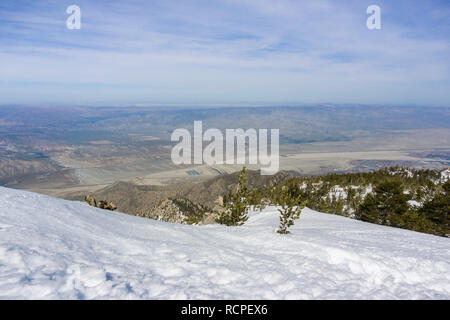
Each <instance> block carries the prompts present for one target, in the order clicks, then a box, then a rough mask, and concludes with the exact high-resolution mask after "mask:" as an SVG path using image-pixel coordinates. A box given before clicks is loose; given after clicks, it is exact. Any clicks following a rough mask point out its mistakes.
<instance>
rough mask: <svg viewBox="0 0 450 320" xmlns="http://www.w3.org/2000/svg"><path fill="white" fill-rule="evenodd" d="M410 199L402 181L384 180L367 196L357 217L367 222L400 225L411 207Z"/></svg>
mask: <svg viewBox="0 0 450 320" xmlns="http://www.w3.org/2000/svg"><path fill="white" fill-rule="evenodd" d="M409 199H410V198H409V195H407V194H404V193H403V186H402V185H401V183H400V182H398V181H386V182H383V183H381V184H380V185H378V186H377V187H376V188H375V189H374V191H373V193H371V194H368V195H367V196H366V198H365V199H364V201H363V203H362V204H361V205H360V206H359V208H358V211H357V217H359V218H360V219H361V220H363V221H367V222H372V223H378V224H382V225H388V226H394V227H400V226H402V221H401V220H402V215H404V214H405V213H407V211H408V209H409V207H408V200H409Z"/></svg>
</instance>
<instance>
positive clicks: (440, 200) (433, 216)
mask: <svg viewBox="0 0 450 320" xmlns="http://www.w3.org/2000/svg"><path fill="white" fill-rule="evenodd" d="M419 212H420V213H422V214H424V215H425V216H426V217H427V218H428V219H429V220H430V221H431V222H433V223H435V224H436V225H437V229H438V230H439V233H440V234H441V235H444V236H449V235H450V221H449V216H448V215H449V213H450V180H448V181H447V182H446V183H444V184H443V185H442V192H438V193H437V194H436V195H435V197H434V198H433V199H432V200H430V201H427V202H425V203H424V204H423V207H422V208H420V210H419Z"/></svg>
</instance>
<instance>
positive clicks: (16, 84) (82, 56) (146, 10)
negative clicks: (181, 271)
mask: <svg viewBox="0 0 450 320" xmlns="http://www.w3.org/2000/svg"><path fill="white" fill-rule="evenodd" d="M72 4H76V5H78V6H79V7H80V8H81V23H82V28H81V30H68V29H67V28H66V19H67V17H68V16H69V15H68V14H67V13H66V8H67V7H68V6H69V5H72ZM372 4H376V5H379V6H380V8H381V18H382V28H381V30H368V29H367V27H366V19H367V17H368V15H367V14H366V9H367V7H368V6H369V5H372ZM449 58H450V2H449V1H447V0H444V1H437V0H429V1H422V0H421V1H413V0H409V1H402V0H395V1H394V0H391V1H375V0H372V1H365V0H360V1H357V0H346V1H339V0H334V1H328V0H308V1H302V0H296V1H293V0H289V1H288V0H252V1H251V0H222V1H215V0H205V1H189V0H182V1H181V0H179V1H178V0H161V1H151V0H150V1H149V0H147V1H144V0H143V1H133V0H130V1H114V0H109V1H103V0H95V1H94V0H90V1H86V0H70V1H65V0H54V1H26V0H2V1H0V104H10V103H13V104H67V105H71V104H74V105H297V104H310V103H363V104H393V105H402V104H418V105H430V106H432V105H445V106H448V105H449V104H450V103H449V102H450V59H449Z"/></svg>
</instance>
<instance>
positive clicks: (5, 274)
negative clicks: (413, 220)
mask: <svg viewBox="0 0 450 320" xmlns="http://www.w3.org/2000/svg"><path fill="white" fill-rule="evenodd" d="M277 224H278V214H277V213H276V210H275V209H274V208H270V209H268V210H265V211H264V212H262V213H258V214H256V213H253V214H252V216H251V218H250V219H249V221H248V222H247V223H246V225H244V226H242V227H224V226H220V225H210V226H202V227H199V226H189V225H178V224H170V223H163V222H158V221H152V220H149V219H144V218H138V217H133V216H129V215H125V214H121V213H115V212H114V213H113V212H110V211H104V210H101V209H97V208H92V207H89V206H88V205H87V204H84V203H79V202H69V201H64V200H60V199H55V198H51V197H47V196H43V195H38V194H33V193H28V192H23V191H17V190H12V189H6V188H0V298H3V299H4V298H26V299H36V298H45V299H47V298H64V299H66V298H69V299H95V298H157V299H162V298H178V299H190V298H199V299H209V298H225V299H227V298H238V299H241V298H249V299H261V298H268V299H311V298H325V299H328V298H351V299H356V298H362V299H378V298H387V299H391V298H438V299H449V298H450V240H449V239H446V238H439V237H435V236H431V235H425V234H420V233H415V232H410V231H405V230H399V229H393V228H388V227H383V226H376V225H371V224H366V223H363V222H359V221H355V220H351V219H347V218H343V217H339V216H333V215H328V214H322V213H317V212H314V211H312V210H308V209H305V210H304V213H303V214H302V216H301V218H300V220H298V221H297V223H296V225H295V226H294V227H293V228H292V232H293V233H292V234H291V235H287V236H285V235H279V234H277V233H276V232H275V229H276V227H277Z"/></svg>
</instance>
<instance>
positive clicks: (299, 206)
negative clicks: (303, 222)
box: [277, 187, 306, 234]
mask: <svg viewBox="0 0 450 320" xmlns="http://www.w3.org/2000/svg"><path fill="white" fill-rule="evenodd" d="M279 205H280V206H281V208H279V209H278V211H279V212H280V227H279V229H278V230H277V232H278V233H281V234H288V233H290V231H289V230H288V228H289V227H291V226H293V225H294V221H295V220H296V219H298V218H300V214H301V213H302V210H303V208H304V207H305V206H306V201H303V202H301V199H300V196H297V197H294V196H293V195H292V194H291V193H290V192H289V188H288V187H284V188H283V189H282V190H281V195H280V198H279Z"/></svg>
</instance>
